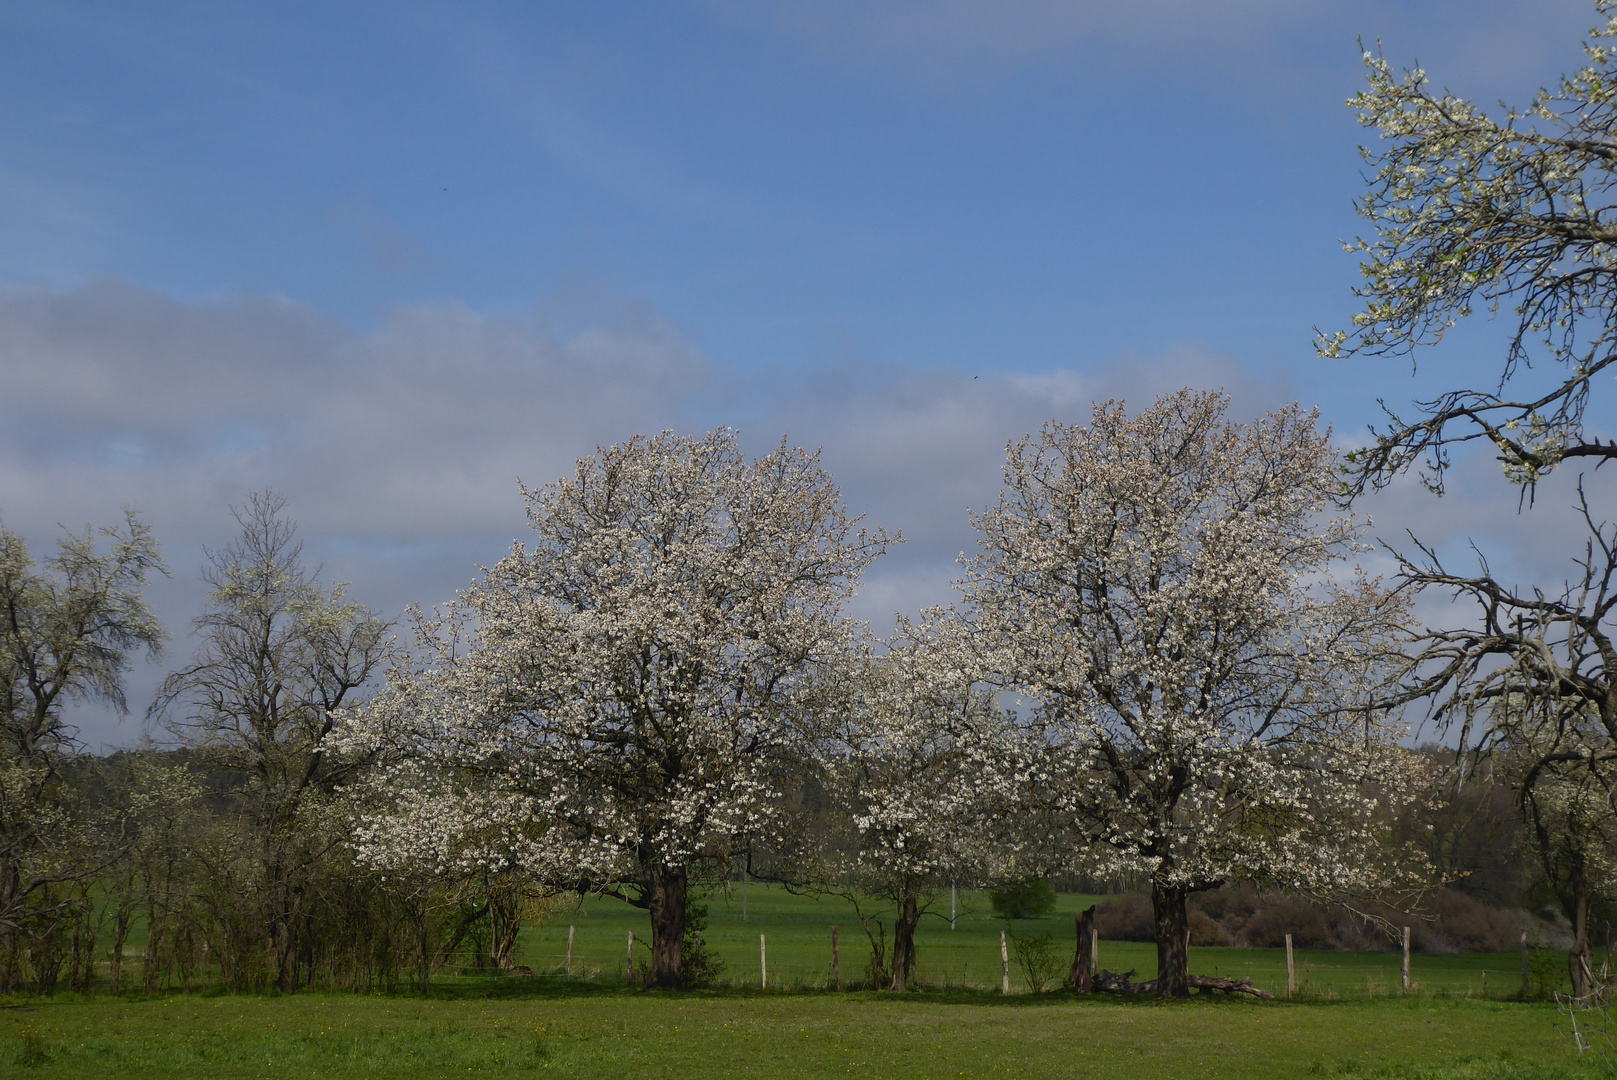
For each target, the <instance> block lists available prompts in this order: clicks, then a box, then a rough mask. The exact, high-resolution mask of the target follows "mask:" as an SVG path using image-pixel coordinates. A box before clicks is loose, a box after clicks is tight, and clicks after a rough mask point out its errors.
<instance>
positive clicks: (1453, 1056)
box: [0, 982, 1609, 1080]
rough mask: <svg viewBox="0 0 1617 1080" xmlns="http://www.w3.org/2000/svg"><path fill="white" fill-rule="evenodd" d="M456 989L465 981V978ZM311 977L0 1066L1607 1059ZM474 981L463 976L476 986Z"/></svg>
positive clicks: (1436, 1018) (1142, 1006)
mask: <svg viewBox="0 0 1617 1080" xmlns="http://www.w3.org/2000/svg"><path fill="white" fill-rule="evenodd" d="M460 989H461V990H462V991H464V990H465V988H460ZM457 992H458V991H457V988H455V987H449V988H446V990H445V992H444V993H442V994H440V995H439V996H435V997H432V998H425V999H423V998H406V997H393V998H386V997H374V996H372V997H357V996H352V995H340V994H313V993H310V994H297V995H291V996H286V997H229V996H205V997H183V996H181V997H165V998H153V999H141V1000H125V1001H119V1000H115V999H111V998H92V999H88V1000H72V999H67V998H55V999H50V1000H44V1001H37V1002H20V1003H17V1004H14V1005H12V1006H11V1007H8V1008H5V1009H0V1075H5V1076H19V1077H20V1076H37V1077H41V1078H46V1077H62V1078H67V1077H73V1078H90V1077H124V1076H153V1077H157V1076H161V1077H176V1078H184V1077H276V1078H283V1077H332V1078H344V1077H400V1078H405V1077H443V1076H449V1075H481V1076H524V1077H526V1076H573V1077H615V1078H616V1077H624V1076H635V1077H662V1076H668V1077H682V1078H683V1077H747V1078H756V1077H759V1076H782V1077H822V1076H823V1077H831V1076H850V1075H851V1076H858V1075H867V1076H881V1077H973V1076H1029V1077H1041V1076H1049V1077H1068V1076H1083V1077H1094V1078H1108V1077H1118V1078H1122V1077H1130V1078H1133V1077H1161V1078H1170V1080H1171V1078H1178V1077H1185V1078H1192V1077H1194V1078H1219V1077H1231V1078H1234V1077H1250V1078H1268V1077H1275V1078H1280V1077H1285V1078H1294V1077H1306V1076H1310V1075H1328V1076H1346V1077H1369V1076H1378V1077H1408V1078H1424V1080H1485V1078H1486V1080H1492V1078H1531V1080H1550V1078H1552V1077H1555V1078H1559V1077H1567V1078H1582V1077H1594V1076H1600V1075H1609V1073H1607V1072H1604V1071H1603V1070H1604V1065H1603V1063H1602V1062H1600V1061H1599V1060H1598V1059H1596V1058H1595V1057H1594V1056H1593V1055H1585V1056H1584V1057H1583V1058H1581V1059H1580V1058H1579V1056H1578V1055H1577V1054H1576V1053H1575V1051H1574V1049H1573V1046H1572V1043H1571V1040H1570V1038H1569V1037H1568V1036H1567V1034H1566V1033H1565V1031H1564V1021H1561V1024H1562V1026H1563V1029H1562V1030H1558V1021H1559V1017H1558V1015H1557V1013H1556V1012H1555V1009H1554V1008H1553V1007H1552V1006H1548V1005H1541V1004H1515V1003H1505V1002H1490V1001H1476V1000H1465V999H1432V998H1423V997H1413V998H1380V999H1366V1000H1354V1001H1337V1002H1321V1001H1317V1000H1315V1001H1309V1002H1260V1001H1253V1000H1250V999H1233V1000H1225V999H1222V998H1218V999H1207V1000H1202V999H1198V1000H1192V1001H1189V1002H1179V1003H1173V1004H1169V1005H1163V1004H1159V1003H1155V1002H1147V1001H1122V1000H1118V999H1112V998H1104V999H1097V998H1089V999H1075V998H1072V997H1070V996H1066V995H1061V996H1039V997H1034V996H1016V995H1013V996H1011V997H1009V998H1004V997H999V996H997V995H991V994H968V993H964V992H957V993H952V994H946V993H939V994H908V995H885V994H871V993H861V994H846V995H844V994H773V993H751V994H743V993H737V992H730V993H705V992H695V993H686V994H677V995H676V994H664V993H659V992H645V991H631V990H624V989H612V990H607V989H599V988H595V989H592V988H590V987H587V986H576V985H575V986H570V987H565V988H564V987H560V986H554V985H552V986H547V985H545V984H543V983H531V982H529V983H524V984H517V983H506V984H503V985H497V986H491V987H488V988H487V990H486V992H485V996H481V997H473V996H458V997H457V996H454V995H455V994H456V993H457ZM467 993H469V991H467Z"/></svg>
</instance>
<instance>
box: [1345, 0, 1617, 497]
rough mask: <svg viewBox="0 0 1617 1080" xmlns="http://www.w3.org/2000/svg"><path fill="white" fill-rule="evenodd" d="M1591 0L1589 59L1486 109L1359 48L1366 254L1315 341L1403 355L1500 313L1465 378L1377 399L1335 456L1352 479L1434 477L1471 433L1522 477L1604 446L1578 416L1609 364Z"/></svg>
mask: <svg viewBox="0 0 1617 1080" xmlns="http://www.w3.org/2000/svg"><path fill="white" fill-rule="evenodd" d="M1594 6H1595V11H1596V12H1597V14H1598V15H1599V16H1600V18H1601V19H1602V20H1604V22H1603V25H1601V26H1598V27H1596V28H1595V29H1594V30H1592V31H1590V37H1589V41H1588V43H1587V44H1586V45H1585V51H1586V52H1587V53H1588V57H1589V63H1588V64H1587V65H1585V66H1584V67H1582V68H1580V69H1578V70H1577V71H1576V72H1575V73H1574V74H1572V75H1571V76H1570V77H1567V78H1564V79H1562V80H1561V83H1560V86H1559V87H1558V88H1557V89H1556V90H1554V91H1551V90H1540V91H1539V92H1538V94H1537V95H1536V96H1535V97H1534V98H1533V100H1532V102H1531V103H1529V104H1528V105H1527V106H1526V107H1525V108H1505V109H1504V110H1503V113H1502V114H1501V115H1499V116H1497V117H1495V116H1490V115H1489V114H1488V112H1487V111H1486V110H1484V109H1482V108H1479V107H1478V106H1476V105H1474V104H1473V103H1472V102H1470V101H1467V100H1465V99H1463V98H1459V97H1456V96H1454V95H1452V94H1449V93H1447V92H1445V93H1442V94H1434V93H1432V91H1431V90H1430V88H1429V85H1428V82H1427V77H1426V73H1425V72H1424V71H1421V70H1419V69H1416V70H1412V71H1407V72H1405V73H1403V74H1402V75H1401V76H1400V75H1398V74H1396V73H1395V72H1394V70H1393V68H1392V66H1391V65H1390V64H1388V63H1387V61H1386V60H1385V59H1384V58H1383V57H1382V56H1381V55H1380V54H1379V52H1378V53H1371V52H1366V53H1365V54H1364V63H1365V67H1366V68H1367V69H1368V73H1369V84H1370V85H1369V87H1368V88H1367V89H1366V90H1363V91H1361V92H1360V93H1359V94H1358V95H1357V96H1355V97H1354V98H1353V100H1352V101H1351V102H1350V104H1351V105H1352V106H1353V107H1354V108H1355V109H1356V110H1357V111H1358V114H1359V120H1360V122H1361V123H1362V124H1364V125H1365V126H1366V127H1368V128H1372V129H1375V130H1376V131H1377V133H1378V135H1379V137H1380V139H1381V143H1382V145H1381V147H1380V148H1378V149H1370V148H1365V149H1364V150H1363V151H1362V153H1363V155H1364V158H1365V160H1366V161H1367V162H1368V163H1369V166H1370V168H1371V169H1373V170H1374V172H1375V179H1374V181H1373V182H1372V184H1371V187H1370V190H1369V191H1368V192H1367V193H1366V194H1365V195H1364V197H1363V198H1361V199H1360V200H1359V201H1358V204H1357V205H1358V208H1359V211H1360V212H1361V213H1362V214H1363V215H1364V216H1365V217H1366V218H1368V219H1369V220H1370V222H1371V223H1372V224H1373V225H1374V227H1375V232H1376V235H1375V237H1374V239H1370V240H1365V239H1360V240H1358V241H1356V242H1355V243H1354V244H1352V245H1351V246H1350V247H1349V250H1350V251H1357V252H1360V253H1362V254H1363V256H1364V262H1363V265H1362V272H1363V274H1364V284H1363V285H1362V286H1361V287H1360V288H1359V289H1357V290H1355V292H1356V294H1357V295H1359V296H1361V297H1363V298H1364V299H1365V301H1366V305H1365V310H1364V311H1363V312H1361V313H1360V314H1358V315H1356V316H1354V319H1353V330H1352V331H1351V332H1346V331H1340V332H1336V333H1331V334H1321V335H1320V339H1319V350H1320V353H1321V355H1323V356H1326V357H1331V358H1342V357H1350V356H1354V355H1366V356H1382V355H1407V356H1409V357H1410V359H1411V361H1412V362H1413V360H1414V359H1415V356H1416V353H1417V350H1419V349H1420V348H1422V347H1424V346H1428V345H1435V344H1437V343H1439V342H1441V341H1442V340H1443V338H1444V337H1445V336H1446V334H1447V333H1448V331H1449V330H1451V329H1452V328H1453V327H1454V326H1455V325H1456V324H1457V323H1458V322H1459V321H1460V320H1462V319H1465V318H1468V317H1469V316H1470V315H1471V314H1472V312H1473V311H1474V310H1475V309H1476V308H1479V307H1480V308H1484V309H1486V310H1487V311H1489V312H1490V313H1497V312H1498V311H1499V310H1500V308H1501V307H1504V308H1506V309H1507V310H1508V311H1509V312H1510V313H1511V314H1512V315H1513V317H1514V327H1513V329H1512V330H1511V332H1510V335H1509V338H1508V341H1507V342H1506V343H1505V345H1504V346H1503V356H1502V358H1501V361H1500V363H1499V365H1498V367H1496V368H1495V370H1494V373H1493V374H1488V375H1487V376H1486V377H1485V378H1481V379H1480V380H1479V383H1478V384H1475V385H1472V386H1469V387H1463V388H1460V389H1456V390H1451V391H1448V392H1447V393H1444V394H1442V395H1440V396H1438V397H1436V398H1433V399H1431V400H1429V401H1422V402H1418V403H1417V405H1416V414H1415V415H1414V416H1413V417H1406V416H1403V415H1400V414H1398V413H1397V412H1394V411H1393V410H1391V409H1388V410H1387V416H1388V425H1387V427H1386V429H1385V430H1383V431H1379V432H1376V433H1375V434H1376V441H1375V444H1374V445H1373V446H1371V447H1370V448H1368V449H1366V450H1362V451H1355V452H1354V453H1353V454H1350V455H1349V460H1350V462H1351V463H1352V465H1353V466H1354V474H1355V480H1354V483H1355V488H1356V489H1363V488H1364V487H1365V486H1367V485H1368V486H1370V487H1376V488H1379V487H1381V486H1383V485H1384V484H1386V483H1388V482H1389V481H1391V479H1392V478H1393V477H1394V476H1396V475H1397V474H1399V473H1401V472H1403V471H1404V470H1405V469H1407V468H1409V467H1410V466H1411V465H1413V464H1416V463H1418V462H1420V461H1421V460H1422V459H1424V460H1425V463H1426V465H1425V480H1426V482H1427V484H1428V485H1429V486H1430V487H1432V488H1433V489H1434V490H1436V491H1441V490H1442V487H1443V478H1444V472H1445V470H1446V469H1447V467H1448V464H1449V451H1450V448H1451V447H1453V446H1455V445H1457V444H1463V443H1467V442H1472V441H1476V440H1484V441H1486V442H1487V443H1490V444H1492V446H1493V447H1494V449H1495V450H1496V451H1497V452H1498V455H1499V458H1500V460H1501V461H1502V462H1503V463H1504V468H1505V473H1506V475H1507V476H1508V477H1509V478H1510V479H1511V480H1512V481H1513V482H1515V483H1518V484H1527V485H1531V484H1532V483H1533V481H1534V480H1536V479H1537V478H1538V477H1540V476H1542V475H1544V474H1545V473H1546V472H1548V471H1549V470H1551V469H1554V468H1555V467H1556V466H1557V465H1558V464H1560V463H1561V462H1562V461H1565V460H1569V459H1576V458H1592V459H1594V460H1596V461H1597V462H1598V461H1604V460H1608V459H1612V458H1617V442H1613V441H1612V440H1610V439H1607V440H1606V441H1604V442H1602V441H1601V439H1600V438H1599V437H1598V435H1596V434H1594V433H1592V432H1589V431H1587V430H1586V429H1585V427H1584V422H1583V421H1584V411H1585V409H1586V407H1587V406H1588V403H1589V400H1590V396H1591V394H1592V393H1594V392H1595V390H1596V388H1597V387H1598V386H1599V385H1600V383H1601V373H1602V372H1605V371H1608V369H1610V368H1611V366H1612V365H1613V364H1614V363H1617V351H1614V348H1613V347H1614V345H1617V256H1614V254H1613V253H1614V251H1617V243H1614V242H1617V221H1614V220H1613V216H1612V215H1613V205H1612V196H1613V194H1614V192H1617V50H1614V49H1613V42H1614V41H1617V0H1596V3H1595V5H1594ZM1478 372H1479V375H1481V374H1482V369H1481V368H1479V369H1478ZM1605 381H1608V382H1609V375H1608V376H1607V377H1606V380H1605Z"/></svg>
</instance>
